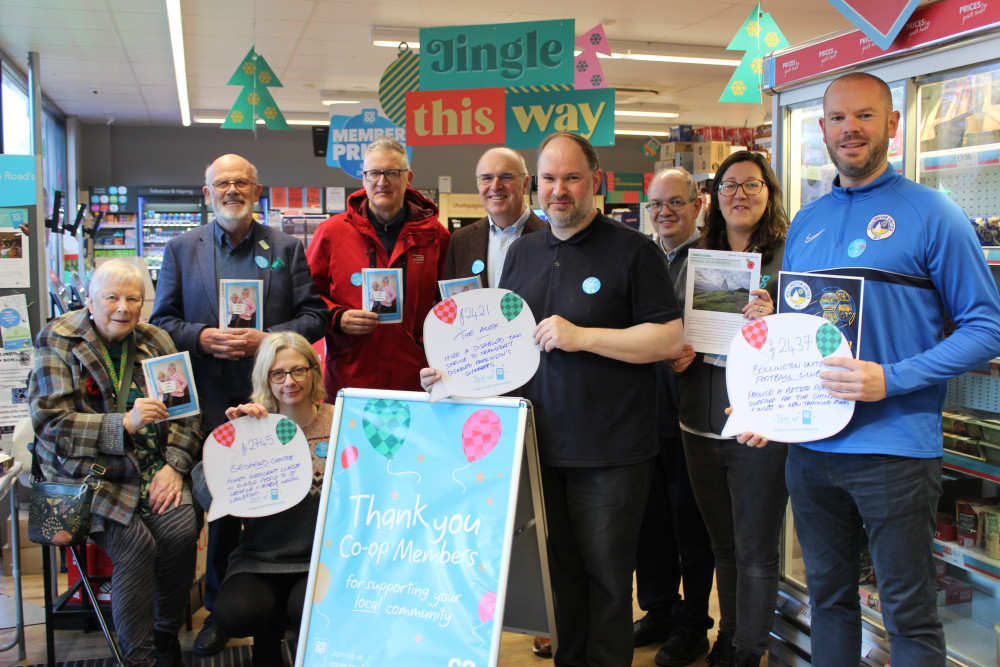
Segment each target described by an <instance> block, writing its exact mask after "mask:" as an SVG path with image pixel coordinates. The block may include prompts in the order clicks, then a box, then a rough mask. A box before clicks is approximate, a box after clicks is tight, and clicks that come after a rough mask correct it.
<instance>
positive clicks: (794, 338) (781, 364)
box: [722, 313, 854, 442]
mask: <svg viewBox="0 0 1000 667" xmlns="http://www.w3.org/2000/svg"><path fill="white" fill-rule="evenodd" d="M851 356H852V355H851V350H850V346H849V345H848V343H847V339H846V338H844V334H843V333H842V332H841V331H840V329H838V328H837V327H835V326H834V325H833V324H831V323H830V322H828V321H826V320H825V319H823V318H822V317H817V316H815V315H803V314H801V313H784V314H779V315H771V316H769V317H765V318H762V319H759V320H753V321H752V322H749V323H747V324H745V325H744V326H743V328H742V329H741V330H740V332H739V333H738V334H737V335H736V336H734V337H733V340H732V343H730V346H729V355H728V357H727V364H726V387H727V388H728V390H729V403H730V405H731V406H732V408H733V411H732V414H730V416H729V419H728V421H726V426H725V428H723V429H722V435H723V436H726V437H734V436H736V435H739V434H740V433H744V432H747V431H749V432H752V433H759V434H761V435H763V436H765V437H766V438H767V439H768V440H776V441H778V442H810V441H813V440H820V439H822V438H828V437H830V436H831V435H834V434H835V433H837V432H838V431H840V430H841V429H842V428H844V427H845V426H847V423H848V422H849V421H850V420H851V417H852V416H853V415H854V402H853V401H844V400H840V399H838V398H834V397H833V396H832V395H831V394H830V392H829V391H828V390H827V389H825V388H824V387H823V386H822V385H821V384H820V378H819V374H820V372H821V371H824V370H828V369H830V370H835V367H833V366H825V365H823V359H824V358H826V357H851Z"/></svg>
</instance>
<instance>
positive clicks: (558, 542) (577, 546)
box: [542, 461, 652, 667]
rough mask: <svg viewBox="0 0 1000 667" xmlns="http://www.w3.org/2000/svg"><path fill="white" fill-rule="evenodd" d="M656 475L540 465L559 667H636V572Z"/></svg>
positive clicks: (643, 470) (635, 469)
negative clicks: (641, 531) (641, 532)
mask: <svg viewBox="0 0 1000 667" xmlns="http://www.w3.org/2000/svg"><path fill="white" fill-rule="evenodd" d="M651 467H652V463H651V462H650V461H645V462H643V463H637V464H634V465H628V466H613V467H604V468H563V467H555V466H549V465H544V464H543V465H542V490H543V493H544V496H545V514H546V523H547V525H548V529H549V572H550V579H551V583H552V594H553V597H554V598H555V616H556V633H557V636H558V640H559V647H558V649H557V650H556V654H555V664H556V665H557V666H558V667H563V666H569V665H572V666H573V667H621V666H622V665H630V664H632V652H633V650H634V645H633V644H634V643H633V639H632V572H633V571H634V570H635V548H636V543H637V542H638V539H639V525H640V523H641V522H642V513H643V509H644V508H645V506H646V493H647V491H648V490H649V475H650V469H651Z"/></svg>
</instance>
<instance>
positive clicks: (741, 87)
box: [729, 80, 747, 97]
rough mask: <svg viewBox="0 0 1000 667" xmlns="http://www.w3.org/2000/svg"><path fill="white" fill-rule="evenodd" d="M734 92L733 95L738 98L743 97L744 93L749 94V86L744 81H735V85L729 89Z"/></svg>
mask: <svg viewBox="0 0 1000 667" xmlns="http://www.w3.org/2000/svg"><path fill="white" fill-rule="evenodd" d="M729 89H730V90H732V91H733V95H736V96H737V97H743V93H745V92H747V86H746V84H745V83H743V81H740V80H737V81H733V85H731V86H730V87H729Z"/></svg>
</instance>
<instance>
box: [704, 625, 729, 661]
mask: <svg viewBox="0 0 1000 667" xmlns="http://www.w3.org/2000/svg"><path fill="white" fill-rule="evenodd" d="M735 657H736V649H734V648H733V638H732V637H730V636H728V635H724V634H722V633H719V637H718V638H717V639H716V640H715V644H714V645H713V646H712V652H711V653H709V654H708V658H707V660H706V662H708V667H733V660H734V658H735Z"/></svg>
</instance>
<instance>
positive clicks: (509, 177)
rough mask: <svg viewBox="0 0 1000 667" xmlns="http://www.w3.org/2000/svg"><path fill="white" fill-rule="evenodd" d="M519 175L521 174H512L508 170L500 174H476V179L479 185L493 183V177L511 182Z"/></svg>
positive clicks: (502, 181)
mask: <svg viewBox="0 0 1000 667" xmlns="http://www.w3.org/2000/svg"><path fill="white" fill-rule="evenodd" d="M521 176H522V174H512V173H510V172H509V171H505V172H504V173H502V174H476V180H477V181H479V184H480V185H490V184H491V183H493V179H496V180H498V181H500V182H501V183H505V184H507V183H513V182H514V180H515V179H517V178H518V177H521Z"/></svg>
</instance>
